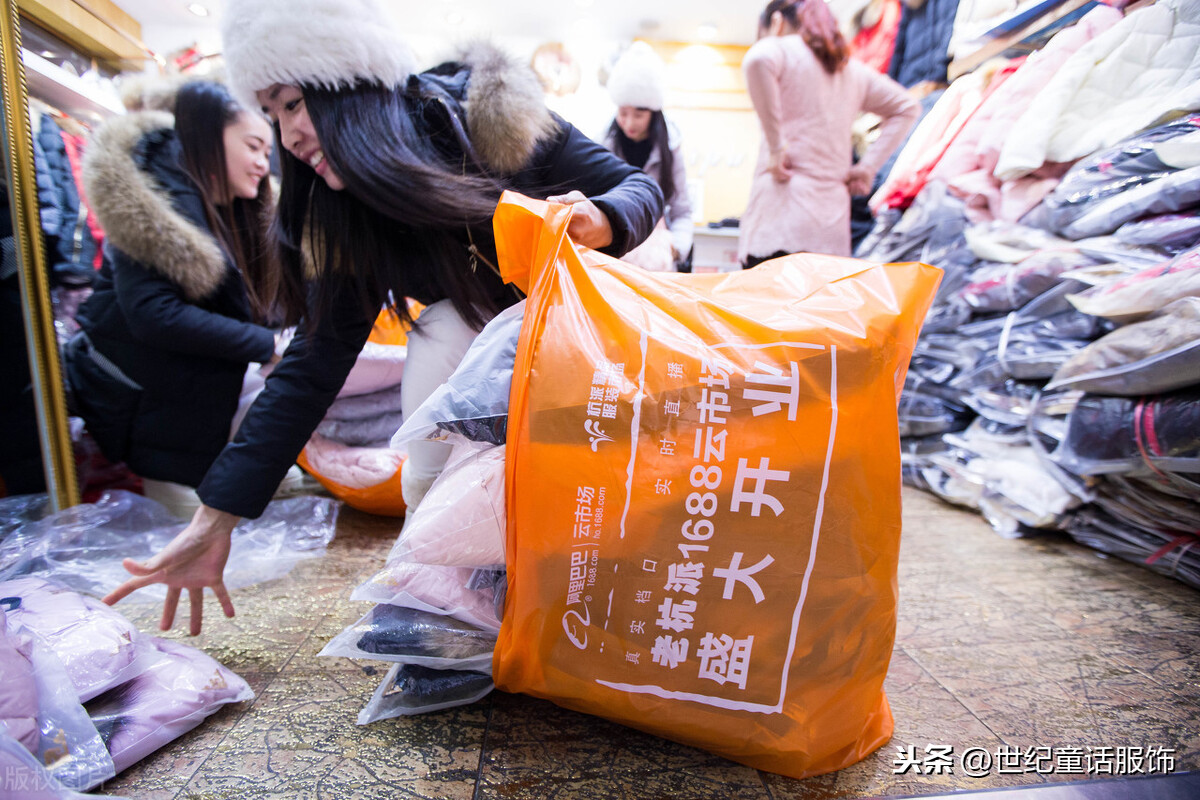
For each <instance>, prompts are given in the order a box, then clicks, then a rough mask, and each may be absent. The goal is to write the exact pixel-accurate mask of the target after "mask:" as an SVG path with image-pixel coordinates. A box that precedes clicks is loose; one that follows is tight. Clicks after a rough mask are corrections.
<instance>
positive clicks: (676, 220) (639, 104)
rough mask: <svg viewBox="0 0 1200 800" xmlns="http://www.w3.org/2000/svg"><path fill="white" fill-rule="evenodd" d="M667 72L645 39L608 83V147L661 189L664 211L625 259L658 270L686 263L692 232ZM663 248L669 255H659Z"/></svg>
mask: <svg viewBox="0 0 1200 800" xmlns="http://www.w3.org/2000/svg"><path fill="white" fill-rule="evenodd" d="M665 73H666V65H665V64H663V61H662V59H661V58H659V56H658V54H657V53H656V52H654V49H653V48H652V47H651V46H650V45H648V44H647V43H646V42H641V41H639V42H634V43H633V44H632V45H630V47H629V48H628V49H627V50H626V51H625V52H624V53H622V54H621V57H620V58H619V59H617V63H616V64H614V65H613V68H612V71H611V72H610V73H609V76H608V84H607V85H608V94H609V96H610V97H611V98H612V101H613V102H614V103H615V104H616V105H617V115H616V117H614V118H613V121H612V124H611V125H610V126H609V128H608V131H607V132H606V134H605V136H604V139H603V144H604V146H605V147H607V148H608V149H609V150H611V151H612V152H613V153H615V154H616V155H617V156H619V157H620V158H622V159H624V160H625V161H627V162H628V163H630V164H632V165H633V166H635V167H637V168H638V169H641V170H643V171H644V172H646V174H648V175H649V176H650V177H652V178H654V180H655V182H657V183H658V186H659V188H660V189H662V193H663V198H664V200H665V201H666V210H665V212H664V215H663V219H662V221H661V222H660V223H659V228H657V229H656V230H655V233H653V234H652V235H651V237H650V239H649V240H647V241H646V242H644V243H643V244H642V245H641V246H640V247H638V248H637V249H636V250H634V251H633V252H632V253H628V254H627V255H626V256H625V260H626V261H629V262H631V263H634V264H638V265H639V266H644V267H647V268H648V269H655V270H659V271H662V270H675V269H676V268H677V267H678V266H680V265H683V264H686V263H687V256H688V254H689V253H690V252H691V250H692V237H693V233H694V230H693V223H692V202H691V200H690V199H689V198H688V190H687V170H686V168H685V167H684V163H683V152H682V142H681V139H680V135H679V130H678V128H676V127H675V125H673V124H672V123H670V122H668V121H667V118H666V117H665V116H663V110H662V109H663V99H664V98H663V95H664V91H663V89H664V84H665V83H666V75H665ZM664 229H665V230H664ZM659 238H662V239H663V240H664V241H663V243H662V244H663V247H661V248H659V247H655V244H656V242H657V240H658V239H659ZM667 248H669V250H668V249H667ZM660 251H661V252H663V254H664V255H665V256H669V258H663V259H659V258H657V257H656V254H657V253H658V252H660ZM660 261H661V262H664V263H662V264H660V263H658V262H660Z"/></svg>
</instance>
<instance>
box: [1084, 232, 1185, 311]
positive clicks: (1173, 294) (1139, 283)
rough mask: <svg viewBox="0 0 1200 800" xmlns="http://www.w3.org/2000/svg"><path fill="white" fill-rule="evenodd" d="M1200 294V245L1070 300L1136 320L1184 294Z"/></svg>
mask: <svg viewBox="0 0 1200 800" xmlns="http://www.w3.org/2000/svg"><path fill="white" fill-rule="evenodd" d="M1198 296H1200V249H1197V250H1188V251H1186V252H1184V253H1180V254H1179V255H1178V256H1176V257H1175V258H1173V259H1171V260H1170V261H1168V262H1165V263H1162V264H1159V265H1156V266H1153V267H1149V268H1147V269H1143V270H1140V271H1138V272H1136V273H1134V274H1132V275H1129V276H1127V277H1122V278H1120V279H1118V280H1116V281H1113V282H1110V283H1106V284H1102V285H1098V286H1094V287H1093V288H1091V289H1088V290H1086V291H1084V292H1081V293H1079V294H1077V295H1071V296H1070V297H1069V299H1070V301H1071V302H1072V303H1073V304H1074V305H1075V307H1076V308H1078V309H1079V310H1080V311H1082V312H1084V313H1085V314H1091V315H1093V316H1097V317H1105V318H1106V319H1110V320H1112V321H1114V322H1118V323H1129V322H1135V321H1137V320H1139V319H1141V318H1143V317H1145V316H1148V315H1150V314H1153V313H1154V312H1155V311H1158V310H1159V309H1160V308H1162V307H1164V306H1166V305H1167V304H1168V303H1171V302H1174V301H1175V300H1178V299H1180V298H1183V297H1198Z"/></svg>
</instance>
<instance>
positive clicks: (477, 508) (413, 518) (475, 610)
mask: <svg viewBox="0 0 1200 800" xmlns="http://www.w3.org/2000/svg"><path fill="white" fill-rule="evenodd" d="M524 310H525V304H524V303H523V302H522V303H519V304H517V305H516V306H513V307H512V308H510V309H507V310H505V311H504V312H502V313H501V314H500V315H499V316H497V317H496V319H494V320H492V322H491V323H489V324H488V326H487V327H486V328H485V329H484V330H483V332H481V333H480V335H479V336H478V337H477V339H476V340H475V342H474V343H473V344H472V346H471V349H470V350H469V351H468V352H467V355H466V357H465V358H464V360H463V363H462V364H461V365H460V366H459V367H458V369H457V370H456V371H455V372H454V374H453V375H452V376H451V378H450V380H449V381H447V383H445V384H444V385H443V386H441V387H440V388H439V389H437V390H436V391H435V392H434V394H433V395H432V396H431V397H430V398H429V399H428V400H426V401H425V402H424V403H423V404H422V405H421V406H420V408H418V409H417V411H416V412H415V413H414V414H413V415H412V417H410V418H409V419H407V420H405V422H404V424H403V426H401V427H400V429H399V430H398V431H396V433H395V436H393V437H392V439H391V442H390V449H391V451H392V452H395V453H397V454H400V455H401V456H403V454H404V453H405V452H406V451H407V445H408V444H409V443H411V442H414V441H421V440H428V439H438V440H442V441H446V442H449V443H451V444H452V445H453V451H452V454H451V456H450V458H449V459H448V460H447V463H446V466H445V469H444V470H443V471H442V473H441V475H440V476H439V477H438V478H437V480H436V481H435V482H434V483H433V485H432V486H431V487H430V489H429V491H428V492H427V493H426V495H425V497H424V498H423V499H422V500H421V504H420V505H419V506H418V507H417V508H415V509H412V510H410V511H409V513H408V515H407V516H406V518H405V522H404V526H403V528H402V529H401V531H400V534H399V536H398V538H397V539H396V543H395V545H394V546H393V548H392V551H391V553H390V554H389V555H388V558H387V562H386V564H385V565H384V567H383V568H382V569H381V570H380V571H379V572H377V573H376V574H375V575H373V576H372V577H371V578H369V579H368V580H367V581H365V582H364V583H363V584H362V585H361V586H359V587H358V588H357V589H355V591H354V593H353V594H352V595H351V599H353V600H358V601H363V602H370V603H373V604H374V606H373V608H372V609H371V610H370V611H368V612H367V613H366V614H365V615H364V616H363V617H362V618H361V619H359V620H358V621H357V622H355V623H354V624H352V625H350V626H348V627H347V628H346V629H345V630H344V631H343V632H342V633H340V634H338V636H336V637H334V638H333V639H332V640H331V641H330V642H329V643H328V644H327V645H326V646H325V648H324V649H323V650H322V651H321V655H324V656H343V657H349V658H360V659H370V660H376V661H382V662H385V663H387V664H388V665H389V669H388V672H387V674H386V675H385V677H384V679H383V681H382V682H381V683H380V685H379V688H378V689H377V690H376V692H375V694H374V696H373V697H372V698H371V700H370V701H369V702H368V703H367V705H366V707H365V708H364V709H363V710H362V712H361V713H360V714H359V717H358V721H359V723H360V724H367V723H369V722H373V721H376V720H380V719H387V718H390V717H396V716H401V715H410V714H419V713H424V712H427V711H433V710H437V709H441V708H448V707H451V706H456V705H464V704H466V703H472V702H474V701H476V700H478V699H480V698H482V697H484V696H485V695H487V694H488V693H489V692H490V691H491V690H492V689H493V688H494V684H493V682H492V677H491V673H492V655H493V651H494V649H495V645H496V636H497V633H498V632H499V630H500V618H501V616H502V610H503V603H504V594H505V587H506V583H505V552H504V548H505V524H506V523H505V501H504V455H505V446H504V442H505V436H506V434H507V422H508V400H509V390H510V387H511V384H512V374H513V363H514V360H515V357H516V350H517V340H518V338H519V335H520V330H521V321H522V316H523V314H524Z"/></svg>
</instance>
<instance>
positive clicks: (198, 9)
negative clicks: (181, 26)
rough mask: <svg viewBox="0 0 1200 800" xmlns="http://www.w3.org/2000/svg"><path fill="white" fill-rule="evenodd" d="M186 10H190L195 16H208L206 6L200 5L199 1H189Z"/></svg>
mask: <svg viewBox="0 0 1200 800" xmlns="http://www.w3.org/2000/svg"><path fill="white" fill-rule="evenodd" d="M188 11H190V12H192V13H193V14H195V15H196V16H197V17H207V16H208V7H207V6H202V5H200V4H199V3H189V4H188Z"/></svg>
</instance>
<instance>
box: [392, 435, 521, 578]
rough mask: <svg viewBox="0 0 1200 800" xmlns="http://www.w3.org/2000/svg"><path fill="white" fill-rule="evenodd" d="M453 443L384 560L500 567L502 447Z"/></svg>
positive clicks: (502, 494)
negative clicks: (441, 468) (446, 458)
mask: <svg viewBox="0 0 1200 800" xmlns="http://www.w3.org/2000/svg"><path fill="white" fill-rule="evenodd" d="M454 439H455V445H454V452H453V453H452V454H451V456H450V458H449V460H448V461H447V462H446V467H445V469H444V470H443V471H442V474H441V475H439V476H438V478H437V480H436V481H434V483H433V485H432V486H431V487H430V489H429V492H428V493H426V495H425V497H424V498H423V499H422V500H421V504H420V505H419V506H418V507H417V508H416V510H415V511H413V512H411V514H410V517H409V519H408V520H407V522H406V523H405V525H404V529H403V530H402V531H401V533H400V537H399V538H398V539H397V540H396V544H395V546H394V547H393V548H392V552H391V554H390V555H389V556H388V561H414V562H417V563H421V564H440V565H442V566H447V567H491V566H503V564H504V541H505V536H504V531H505V516H504V513H505V512H504V453H505V447H504V445H500V446H498V447H496V446H490V445H482V446H481V445H479V444H476V443H473V442H469V441H467V440H465V439H462V438H461V437H457V436H456V437H454Z"/></svg>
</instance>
